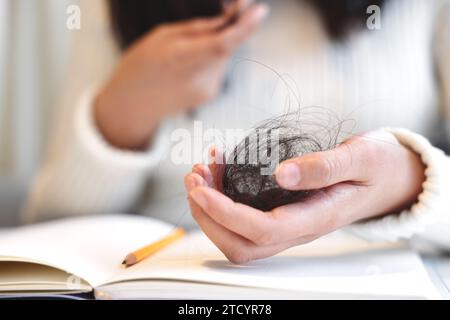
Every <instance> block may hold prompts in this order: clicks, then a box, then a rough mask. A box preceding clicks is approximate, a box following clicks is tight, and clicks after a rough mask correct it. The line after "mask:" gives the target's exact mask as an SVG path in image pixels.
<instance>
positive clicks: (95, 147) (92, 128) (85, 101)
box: [75, 90, 169, 171]
mask: <svg viewBox="0 0 450 320" xmlns="http://www.w3.org/2000/svg"><path fill="white" fill-rule="evenodd" d="M95 92H96V90H89V91H87V92H86V93H85V94H84V95H83V96H82V97H81V99H80V102H79V104H78V108H77V111H76V115H75V135H76V140H77V142H78V144H79V145H80V146H81V147H82V148H83V149H85V151H86V153H87V154H90V155H91V156H92V157H94V158H97V159H96V160H97V161H99V162H101V163H105V165H109V166H111V165H112V166H114V167H116V168H124V169H126V168H129V169H133V170H135V171H136V170H138V171H147V170H150V169H151V168H153V167H155V166H156V165H157V164H158V163H159V162H160V160H161V159H162V158H163V157H164V156H165V154H166V153H167V141H168V138H167V137H168V131H169V130H168V127H167V126H166V125H165V124H161V126H160V128H159V129H158V131H157V133H156V135H155V138H154V140H153V143H152V145H151V146H150V147H149V148H148V149H147V150H146V151H129V150H123V149H119V148H116V147H114V146H112V145H111V144H109V143H108V142H107V141H106V140H105V138H104V137H103V135H102V134H101V133H100V131H99V130H98V128H97V126H96V124H95V119H94V115H93V105H94V103H93V99H94V97H95Z"/></svg>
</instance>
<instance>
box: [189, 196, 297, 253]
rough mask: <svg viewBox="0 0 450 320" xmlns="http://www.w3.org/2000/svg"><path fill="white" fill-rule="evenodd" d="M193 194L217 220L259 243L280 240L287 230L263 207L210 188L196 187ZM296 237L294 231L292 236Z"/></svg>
mask: <svg viewBox="0 0 450 320" xmlns="http://www.w3.org/2000/svg"><path fill="white" fill-rule="evenodd" d="M190 197H191V198H192V199H194V201H195V202H196V203H197V204H198V205H199V206H200V207H201V208H202V210H203V211H204V212H205V213H206V214H207V215H208V216H210V217H211V218H212V219H213V220H214V221H215V222H217V223H219V224H220V225H222V226H223V227H225V228H227V229H229V230H230V231H232V232H234V233H237V234H239V235H240V236H242V237H244V238H246V239H248V240H250V241H251V242H253V243H255V244H258V245H270V244H274V243H279V242H282V241H280V239H281V237H282V236H285V233H284V232H283V230H282V224H281V223H280V221H277V220H276V219H273V217H272V216H271V215H270V214H268V213H264V212H262V211H259V210H256V209H254V208H251V207H249V206H246V205H243V204H240V203H235V202H233V201H232V200H231V199H229V198H228V197H226V196H225V195H223V194H221V193H219V192H217V191H216V190H213V189H210V188H195V189H194V190H193V191H192V192H191V193H190ZM295 237H296V234H293V235H292V237H291V238H290V239H283V240H292V239H293V238H295Z"/></svg>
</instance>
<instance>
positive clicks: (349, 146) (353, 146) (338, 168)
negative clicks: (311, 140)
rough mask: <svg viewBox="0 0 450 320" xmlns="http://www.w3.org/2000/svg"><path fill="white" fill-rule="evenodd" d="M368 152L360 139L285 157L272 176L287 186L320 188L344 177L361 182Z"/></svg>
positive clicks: (369, 155)
mask: <svg viewBox="0 0 450 320" xmlns="http://www.w3.org/2000/svg"><path fill="white" fill-rule="evenodd" d="M369 144H370V142H369ZM372 156H373V155H372V152H370V148H367V147H365V146H364V144H362V143H353V142H348V143H343V144H341V145H340V146H339V147H337V148H336V149H333V150H329V151H324V152H318V153H311V154H307V155H304V156H301V157H298V158H294V159H291V160H288V161H285V162H283V163H282V164H281V165H280V166H279V167H278V168H277V170H276V171H275V176H276V180H277V182H278V184H279V185H280V186H281V187H282V188H285V189H288V190H311V189H320V188H325V187H328V186H332V185H335V184H337V183H340V182H344V181H355V182H364V181H365V180H366V179H367V178H368V170H370V167H371V163H372V161H371V157H372Z"/></svg>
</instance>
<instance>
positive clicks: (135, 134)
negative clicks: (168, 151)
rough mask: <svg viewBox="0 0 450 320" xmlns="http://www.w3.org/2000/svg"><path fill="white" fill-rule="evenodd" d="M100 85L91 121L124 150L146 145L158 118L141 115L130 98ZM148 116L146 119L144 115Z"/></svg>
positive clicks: (144, 147)
mask: <svg viewBox="0 0 450 320" xmlns="http://www.w3.org/2000/svg"><path fill="white" fill-rule="evenodd" d="M110 92H111V91H110V90H108V89H104V90H101V91H100V92H99V94H98V95H97V96H96V98H95V99H94V107H93V116H94V120H95V125H96V127H97V129H98V131H99V132H100V133H101V135H102V136H103V138H104V139H105V140H106V141H107V142H108V143H109V144H111V145H112V146H114V147H117V148H120V149H128V150H144V149H146V148H147V147H148V145H149V143H150V141H151V139H152V136H153V133H154V131H155V130H156V128H157V126H158V123H159V121H158V120H157V119H158V118H157V117H156V116H155V117H145V116H143V115H142V112H139V109H138V108H133V107H135V106H134V104H133V103H132V102H126V101H125V100H123V99H120V98H119V97H115V96H114V95H111V94H110ZM149 118H150V119H151V120H147V119H149Z"/></svg>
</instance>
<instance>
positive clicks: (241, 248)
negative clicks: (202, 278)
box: [189, 198, 254, 264]
mask: <svg viewBox="0 0 450 320" xmlns="http://www.w3.org/2000/svg"><path fill="white" fill-rule="evenodd" d="M189 205H190V207H191V213H192V216H193V218H194V219H195V221H196V222H197V223H198V225H199V226H200V227H201V229H202V230H203V232H204V233H205V234H206V236H207V237H208V238H209V239H210V240H211V241H212V242H213V243H214V244H215V245H216V246H217V247H218V248H219V249H220V251H222V252H223V253H224V254H225V256H226V257H227V259H228V260H230V261H231V262H233V263H236V264H243V263H247V262H249V261H251V260H253V259H254V258H253V253H252V251H251V247H250V245H249V243H248V241H246V240H245V239H243V238H242V237H239V236H238V235H236V234H234V233H233V232H231V231H229V230H227V229H226V228H224V227H223V226H221V225H219V224H218V223H216V222H214V221H213V220H212V219H211V218H210V217H209V216H208V215H206V214H205V213H204V212H203V210H202V209H201V207H200V206H199V205H198V204H197V203H196V202H195V201H194V200H193V199H192V198H190V199H189Z"/></svg>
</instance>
